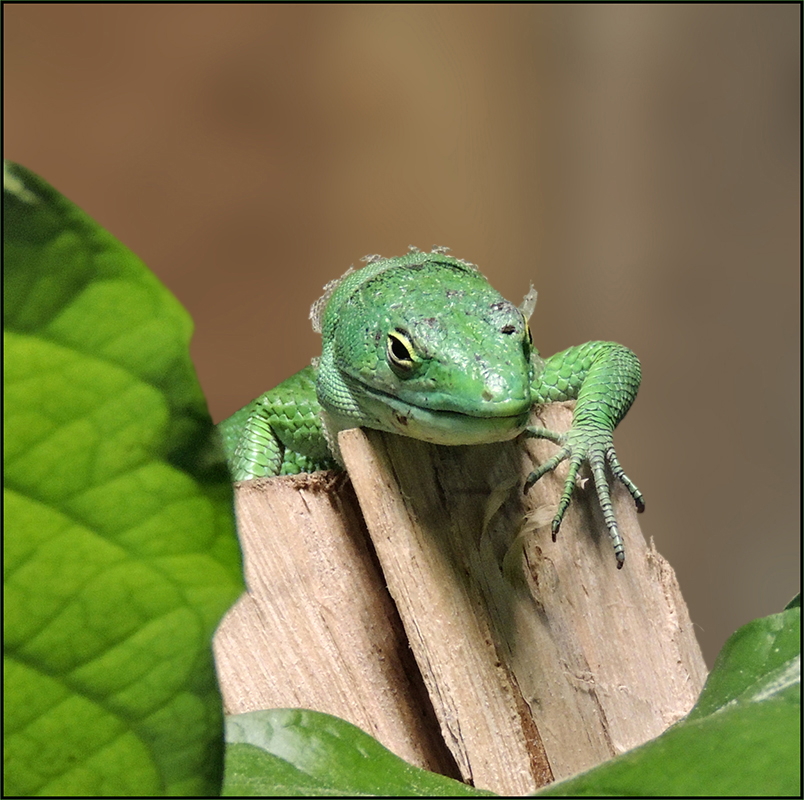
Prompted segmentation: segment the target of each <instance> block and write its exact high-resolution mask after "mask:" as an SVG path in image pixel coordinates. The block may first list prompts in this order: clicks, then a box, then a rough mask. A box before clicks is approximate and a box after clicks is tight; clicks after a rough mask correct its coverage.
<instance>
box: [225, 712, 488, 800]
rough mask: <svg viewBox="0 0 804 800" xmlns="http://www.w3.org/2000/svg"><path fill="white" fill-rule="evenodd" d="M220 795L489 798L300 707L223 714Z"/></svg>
mask: <svg viewBox="0 0 804 800" xmlns="http://www.w3.org/2000/svg"><path fill="white" fill-rule="evenodd" d="M226 742H227V744H226V774H225V779H224V791H223V794H224V795H228V796H240V797H260V796H262V797H283V796H284V797H286V796H293V797H310V796H316V795H328V796H343V795H347V796H349V795H351V796H365V795H368V796H372V795H381V796H390V797H428V796H429V797H458V796H473V797H477V796H484V797H485V796H489V795H491V794H492V793H491V792H482V791H479V790H477V789H473V788H472V787H471V786H466V785H465V784H463V783H459V782H458V781H454V780H452V779H451V778H445V777H444V776H443V775H436V774H435V773H433V772H427V771H426V770H423V769H419V768H418V767H413V766H411V765H410V764H408V763H406V762H405V761H403V760H402V759H401V758H399V757H398V756H395V755H394V754H393V753H391V752H390V751H389V750H387V749H386V748H385V747H383V746H382V745H381V744H380V743H379V742H378V741H377V740H376V739H373V738H372V737H371V736H369V735H368V734H367V733H364V732H363V731H361V730H360V728H357V727H355V726H354V725H352V724H351V723H349V722H344V721H343V720H341V719H338V718H337V717H332V716H330V715H329V714H321V713H320V712H317V711H304V710H299V709H274V710H272V711H252V712H250V713H248V714H238V715H236V716H232V717H227V718H226Z"/></svg>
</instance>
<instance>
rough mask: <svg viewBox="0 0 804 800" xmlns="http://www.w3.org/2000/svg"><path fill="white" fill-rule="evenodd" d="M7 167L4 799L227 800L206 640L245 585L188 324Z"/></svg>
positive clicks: (114, 246) (155, 284) (117, 256)
mask: <svg viewBox="0 0 804 800" xmlns="http://www.w3.org/2000/svg"><path fill="white" fill-rule="evenodd" d="M4 172H5V181H4V193H3V213H4V259H3V262H4V265H3V304H4V305H3V309H4V330H3V348H4V379H5V390H6V397H5V406H4V423H5V425H4V433H5V439H4V459H3V472H4V481H5V487H4V533H5V545H4V565H3V566H4V614H5V627H4V660H3V668H4V701H5V702H4V723H5V724H4V754H5V769H4V790H5V792H6V793H8V794H25V795H30V794H42V795H57V794H105V795H114V794H142V795H154V794H182V793H186V794H213V793H217V792H218V790H219V786H220V776H221V771H222V747H221V741H222V715H221V710H220V709H221V703H220V696H219V694H218V691H217V686H216V683H215V672H214V668H213V663H212V656H211V649H210V641H211V636H212V633H213V631H214V629H215V627H216V626H217V624H218V621H219V619H220V617H221V615H222V614H223V613H224V612H225V610H226V609H227V608H228V607H229V606H230V605H231V603H232V602H233V601H234V600H235V598H236V597H237V596H238V594H239V593H240V591H241V590H242V583H241V580H242V579H241V572H240V554H239V550H238V547H237V542H236V539H235V536H234V528H233V519H232V499H231V490H230V484H229V480H228V475H227V472H226V469H225V467H224V465H223V462H222V459H221V455H220V453H219V448H218V444H217V440H216V438H215V434H214V429H213V426H212V422H211V420H210V418H209V415H208V413H207V410H206V404H205V402H204V398H203V395H202V394H201V391H200V388H199V386H198V381H197V379H196V376H195V373H194V370H193V367H192V364H191V362H190V359H189V356H188V342H189V339H190V334H191V331H192V326H191V322H190V320H189V318H188V316H187V314H186V312H185V311H184V309H182V308H181V306H180V305H179V304H178V303H177V302H176V300H175V299H174V298H173V297H172V296H171V295H170V293H169V292H168V291H167V290H166V289H165V288H164V287H163V286H162V285H161V284H160V283H159V281H157V280H156V278H155V277H154V276H153V275H152V274H151V273H150V272H149V271H148V270H147V269H146V268H145V266H144V265H143V264H142V263H141V262H140V261H139V259H137V258H136V257H135V256H134V255H132V254H131V253H130V252H129V251H128V250H127V249H126V248H125V247H123V246H122V245H121V244H120V243H119V242H117V241H116V240H115V239H114V238H113V237H111V236H110V235H109V234H108V233H106V232H105V231H104V230H103V229H101V228H100V227H99V226H97V225H96V224H95V223H94V222H93V221H92V220H91V219H89V218H88V217H87V216H86V215H85V214H84V213H82V212H81V211H80V210H79V209H77V208H76V207H75V206H74V205H73V204H72V203H70V202H69V201H67V200H66V199H64V198H63V197H61V196H60V195H59V194H58V193H57V192H56V191H55V190H53V189H52V188H51V187H50V186H48V185H47V184H46V183H45V182H44V181H42V180H40V179H39V178H37V177H36V176H34V175H33V174H31V173H30V172H28V171H27V170H25V169H23V168H21V167H17V166H14V165H7V167H6V169H5V170H4Z"/></svg>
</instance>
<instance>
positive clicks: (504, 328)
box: [500, 325, 516, 336]
mask: <svg viewBox="0 0 804 800" xmlns="http://www.w3.org/2000/svg"><path fill="white" fill-rule="evenodd" d="M515 332H516V328H515V327H514V326H513V325H503V326H502V328H500V333H505V334H507V335H508V336H510V335H511V334H512V333H515Z"/></svg>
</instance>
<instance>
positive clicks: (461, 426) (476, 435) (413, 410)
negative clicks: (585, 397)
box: [364, 387, 530, 445]
mask: <svg viewBox="0 0 804 800" xmlns="http://www.w3.org/2000/svg"><path fill="white" fill-rule="evenodd" d="M364 390H365V392H366V395H367V396H368V397H371V399H372V401H373V402H372V403H371V406H372V408H371V411H372V412H373V413H372V414H371V416H373V417H374V418H376V419H377V420H378V422H379V423H380V424H381V425H382V429H383V430H389V431H391V432H393V433H399V434H401V435H403V436H411V437H413V438H414V439H421V440H423V441H425V442H432V443H433V444H447V445H460V444H484V443H487V442H502V441H506V440H508V439H513V438H515V437H516V436H518V435H519V434H520V433H521V432H522V430H523V429H524V427H525V426H526V425H527V424H528V418H529V417H530V407H529V406H528V407H526V408H525V409H522V408H521V406H520V408H519V410H518V411H516V412H515V413H512V414H499V413H498V414H494V413H487V414H483V413H478V414H466V413H463V412H460V411H453V410H441V409H432V408H424V407H423V406H417V405H412V404H411V403H406V402H405V401H404V400H400V399H399V398H398V397H393V396H391V395H388V394H385V393H383V392H380V391H377V390H376V389H369V388H368V387H364ZM512 405H513V404H512ZM498 408H499V406H498ZM492 410H493V409H492V408H491V407H490V408H489V411H492ZM368 427H373V426H371V425H369V426H368ZM378 427H379V426H378Z"/></svg>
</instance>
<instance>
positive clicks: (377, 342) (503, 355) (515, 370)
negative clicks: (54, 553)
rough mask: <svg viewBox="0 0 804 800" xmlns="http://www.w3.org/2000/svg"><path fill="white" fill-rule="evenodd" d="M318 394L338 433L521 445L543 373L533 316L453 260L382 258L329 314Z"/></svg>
mask: <svg viewBox="0 0 804 800" xmlns="http://www.w3.org/2000/svg"><path fill="white" fill-rule="evenodd" d="M322 333H323V340H324V341H323V350H322V357H321V363H320V366H319V377H318V383H317V387H316V388H317V393H318V398H319V401H320V402H321V405H322V406H323V407H324V409H325V411H326V412H327V413H328V414H329V415H330V416H331V417H334V418H335V419H336V424H337V426H338V428H344V427H352V426H357V425H363V426H366V427H372V428H379V429H381V430H389V431H392V432H395V433H401V434H404V435H406V436H412V437H414V438H417V439H424V440H426V441H431V442H436V443H440V444H475V443H479V442H490V441H498V440H502V439H508V438H513V437H514V436H516V435H517V434H518V433H520V432H521V431H522V429H523V427H524V426H525V425H526V423H527V420H528V415H529V413H530V408H531V405H532V400H531V392H530V386H531V383H532V382H533V379H534V377H535V375H536V372H537V370H539V369H540V368H541V359H540V358H539V356H538V353H537V352H536V350H535V349H534V348H533V344H532V341H531V338H530V330H529V328H528V323H527V320H526V319H525V316H524V315H523V313H522V312H521V311H520V310H519V309H518V308H517V307H516V306H515V305H514V304H513V303H510V302H509V301H508V300H506V299H505V298H503V297H502V296H501V295H500V294H499V293H498V292H496V291H495V290H494V289H493V288H492V287H491V286H490V285H489V283H488V282H487V281H486V279H485V278H484V277H483V275H481V273H480V272H479V271H478V270H477V268H476V267H474V265H472V264H468V263H467V262H464V261H461V260H459V259H456V258H452V257H450V256H447V255H445V254H444V253H443V252H440V251H434V252H432V253H419V252H417V251H416V252H411V253H409V254H408V255H407V256H401V257H399V258H391V259H378V260H374V261H371V262H370V263H369V264H368V266H366V267H364V268H363V269H361V270H358V271H356V272H352V273H350V274H348V275H347V276H345V277H344V279H343V280H342V281H341V283H340V284H338V286H337V287H336V288H335V290H334V291H333V292H332V295H331V297H330V298H329V300H328V302H327V304H326V308H325V311H324V314H323V331H322Z"/></svg>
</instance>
